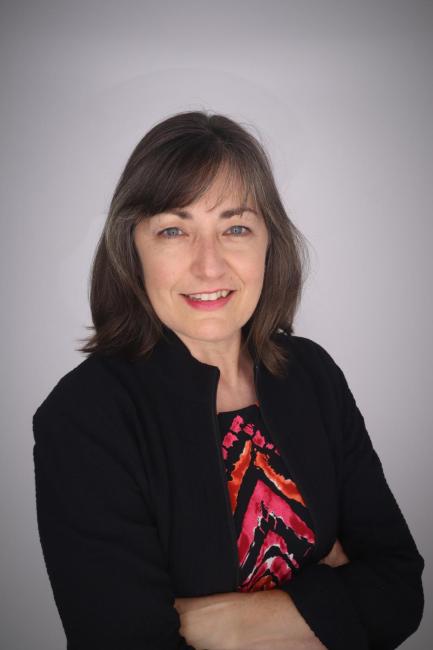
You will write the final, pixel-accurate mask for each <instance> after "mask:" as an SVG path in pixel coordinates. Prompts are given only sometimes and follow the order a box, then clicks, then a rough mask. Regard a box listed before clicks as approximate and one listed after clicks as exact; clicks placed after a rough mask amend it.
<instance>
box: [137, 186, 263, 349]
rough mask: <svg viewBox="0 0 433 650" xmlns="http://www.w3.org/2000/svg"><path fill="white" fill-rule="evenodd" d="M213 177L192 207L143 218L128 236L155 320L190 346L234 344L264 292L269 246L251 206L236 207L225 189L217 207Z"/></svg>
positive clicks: (237, 202) (258, 216)
mask: <svg viewBox="0 0 433 650" xmlns="http://www.w3.org/2000/svg"><path fill="white" fill-rule="evenodd" d="M218 178H220V177H217V178H216V179H215V181H214V183H213V184H212V186H211V187H210V188H209V189H208V191H207V192H206V193H205V194H204V195H203V196H202V197H201V198H200V199H198V200H197V201H195V202H194V203H191V204H190V205H189V206H187V207H186V208H183V209H182V210H176V211H175V212H176V213H173V212H167V213H160V214H157V215H154V216H152V217H150V218H146V219H143V220H141V221H140V223H138V224H137V226H136V227H135V231H134V242H135V246H136V249H137V252H138V255H139V257H140V260H141V264H142V267H143V277H144V284H145V287H146V291H147V294H148V297H149V300H150V302H151V303H152V306H153V308H154V310H155V312H156V314H157V315H158V317H159V318H160V320H161V321H162V322H163V323H164V324H165V325H166V326H167V327H169V328H170V329H172V330H173V331H174V332H175V333H176V334H177V335H178V336H179V337H180V338H181V339H182V340H183V341H184V342H185V343H186V344H187V345H188V343H190V345H192V346H194V345H195V346H197V344H198V342H203V343H205V342H212V343H217V342H225V343H227V342H229V341H234V340H240V339H239V336H240V329H241V327H242V326H243V325H244V324H245V323H246V322H247V321H248V319H249V318H250V316H251V315H252V314H253V312H254V309H255V307H256V305H257V302H258V300H259V297H260V293H261V290H262V286H263V279H264V271H265V257H266V250H267V245H268V232H267V228H266V225H265V222H264V220H263V217H262V215H261V214H260V213H259V212H256V211H254V208H253V204H252V203H250V202H247V203H246V204H244V205H243V206H241V205H240V202H239V199H238V198H237V194H234V193H233V192H230V191H229V192H226V194H225V196H224V198H223V200H222V201H221V202H220V204H219V205H217V206H216V205H215V204H216V202H217V200H218V197H219V192H220V189H221V186H220V183H221V180H218ZM240 207H242V208H243V210H242V211H241V210H238V208H240ZM233 212H236V213H235V214H234V213H233ZM220 292H223V295H221V293H220ZM226 292H230V293H228V295H227V296H226V295H225V294H226ZM200 294H201V295H200Z"/></svg>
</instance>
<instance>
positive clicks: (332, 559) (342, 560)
mask: <svg viewBox="0 0 433 650" xmlns="http://www.w3.org/2000/svg"><path fill="white" fill-rule="evenodd" d="M349 562H350V560H349V558H348V557H347V555H346V553H345V552H344V550H343V547H342V546H341V544H340V542H339V540H338V539H337V540H336V541H335V544H334V546H333V547H332V548H331V550H330V551H329V553H328V555H326V556H325V557H324V558H322V559H321V560H320V561H319V563H318V564H327V565H328V566H330V567H332V568H333V569H335V568H336V567H338V566H341V565H342V564H348V563H349Z"/></svg>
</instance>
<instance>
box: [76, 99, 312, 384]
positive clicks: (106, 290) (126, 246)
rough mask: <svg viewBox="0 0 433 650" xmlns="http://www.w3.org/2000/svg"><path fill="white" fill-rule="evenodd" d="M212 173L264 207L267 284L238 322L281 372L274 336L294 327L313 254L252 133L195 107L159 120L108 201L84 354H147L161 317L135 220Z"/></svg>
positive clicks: (254, 349) (165, 207)
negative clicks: (149, 286) (152, 298)
mask: <svg viewBox="0 0 433 650" xmlns="http://www.w3.org/2000/svg"><path fill="white" fill-rule="evenodd" d="M218 173H223V174H224V179H225V182H224V184H223V187H224V188H226V187H227V186H230V188H234V190H236V191H240V192H241V193H243V198H244V199H246V198H248V197H249V198H250V199H251V200H252V201H253V203H254V206H255V207H256V209H257V208H258V209H259V211H260V212H261V214H262V215H263V218H264V221H265V224H266V227H267V230H268V234H269V246H268V251H267V255H266V268H265V276H264V281H263V289H262V293H261V296H260V299H259V302H258V304H257V306H256V309H255V311H254V313H253V315H252V316H251V318H250V319H249V321H248V323H246V324H245V326H244V328H243V345H246V346H247V347H248V349H249V350H250V352H251V353H252V355H253V358H260V359H261V361H262V362H263V363H264V364H265V366H266V367H267V368H268V370H269V371H270V372H271V373H273V374H275V375H277V376H278V375H281V374H283V367H284V362H285V358H286V356H285V350H284V348H283V347H282V346H280V345H278V343H277V340H276V339H275V337H272V334H274V333H275V332H276V331H277V330H278V329H283V330H284V331H286V332H287V333H288V334H291V333H292V332H293V326H292V323H293V319H294V316H295V313H296V310H297V307H298V304H299V301H300V297H301V292H302V286H303V283H304V280H305V277H304V271H305V268H306V266H307V264H308V262H309V255H308V248H307V244H306V239H305V237H304V236H303V235H302V234H301V232H300V231H299V230H298V229H297V228H296V226H295V225H294V224H293V223H292V222H291V221H290V219H289V217H288V215H287V214H286V211H285V209H284V207H283V204H282V201H281V199H280V196H279V193H278V190H277V188H276V185H275V181H274V178H273V173H272V168H271V163H270V161H269V158H268V156H267V154H266V152H265V150H264V149H263V147H262V145H261V144H260V143H259V142H258V140H257V139H256V138H255V137H254V136H253V135H251V134H250V133H249V132H248V131H247V130H246V129H244V128H243V127H242V126H241V125H240V124H238V123H237V122H235V121H233V120H232V119H229V118H228V117H226V116H224V115H211V114H208V113H207V112H204V111H203V112H202V111H191V112H186V113H178V114H176V115H173V116H171V117H169V118H167V119H165V120H163V121H162V122H160V123H159V124H156V125H155V126H154V127H153V128H152V129H151V130H150V131H148V133H146V135H145V136H144V137H143V138H142V140H140V142H139V143H138V144H137V146H136V147H135V149H134V150H133V152H132V154H131V156H130V158H129V160H128V161H127V163H126V166H125V169H124V171H123V173H122V175H121V177H120V180H119V182H118V183H117V187H116V189H115V191H114V195H113V198H112V200H111V204H110V208H109V212H108V215H107V219H106V222H105V225H104V228H103V231H102V234H101V236H100V239H99V242H98V245H97V248H96V251H95V255H94V258H93V262H92V269H91V277H90V296H89V301H90V308H91V314H92V321H93V326H89V327H87V328H86V329H93V330H94V333H93V334H92V335H91V336H89V337H87V338H85V339H80V340H81V341H87V342H86V344H85V345H84V346H83V347H81V348H77V350H78V351H80V352H84V353H89V354H90V353H93V352H97V353H101V354H111V353H122V354H125V355H126V356H127V357H128V358H130V359H134V358H137V357H138V356H139V355H146V354H147V353H149V352H150V351H151V350H152V348H153V346H154V345H155V343H156V342H157V341H158V339H159V338H160V337H161V336H163V334H164V332H163V323H162V322H161V321H160V319H159V318H158V316H157V315H156V313H155V311H154V309H153V307H152V305H151V303H150V301H149V298H148V296H147V293H146V290H145V285H144V281H143V270H142V266H141V262H140V259H139V256H138V253H137V250H136V248H135V242H134V239H133V235H134V228H135V226H136V224H137V223H138V222H139V221H140V220H141V219H145V218H147V217H150V216H152V215H154V214H158V213H160V212H166V211H169V210H170V209H173V208H181V207H184V206H187V205H188V204H190V203H192V202H194V201H195V200H196V199H198V198H200V196H202V195H203V194H204V193H205V192H206V190H207V189H208V188H209V187H210V185H211V183H212V181H213V180H214V179H215V178H216V175H217V174H218Z"/></svg>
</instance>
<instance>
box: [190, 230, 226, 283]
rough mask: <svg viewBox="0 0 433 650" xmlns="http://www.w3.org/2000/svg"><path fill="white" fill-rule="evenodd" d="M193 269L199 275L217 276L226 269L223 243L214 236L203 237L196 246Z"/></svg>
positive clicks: (192, 263)
mask: <svg viewBox="0 0 433 650" xmlns="http://www.w3.org/2000/svg"><path fill="white" fill-rule="evenodd" d="M191 270H192V271H193V273H194V274H195V275H197V276H202V277H209V278H217V277H219V276H220V275H223V274H224V273H225V271H226V261H225V257H224V252H223V250H222V249H221V244H220V243H219V242H218V241H217V240H216V239H215V238H213V237H207V238H202V239H201V240H200V241H199V242H197V245H196V246H195V248H194V252H193V258H192V262H191Z"/></svg>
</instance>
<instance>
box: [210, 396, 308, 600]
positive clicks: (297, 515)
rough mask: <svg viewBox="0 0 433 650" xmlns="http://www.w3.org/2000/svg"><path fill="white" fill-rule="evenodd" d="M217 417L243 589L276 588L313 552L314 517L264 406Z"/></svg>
mask: <svg viewBox="0 0 433 650" xmlns="http://www.w3.org/2000/svg"><path fill="white" fill-rule="evenodd" d="M218 420H219V423H220V429H221V437H222V446H221V452H222V457H223V460H224V466H225V470H226V476H227V487H228V492H229V497H230V503H231V509H232V513H233V516H234V520H235V527H236V530H237V535H238V537H237V546H238V556H239V567H240V578H241V579H240V584H239V585H238V591H259V590H265V589H273V588H275V587H278V586H279V585H281V584H283V583H284V582H286V581H288V580H291V578H292V576H293V574H294V572H295V571H297V570H299V569H300V567H301V566H302V564H303V562H305V559H306V558H307V556H308V555H309V553H310V552H311V550H312V548H313V545H314V544H315V535H314V532H313V530H312V523H311V518H310V516H309V513H308V509H307V507H306V504H305V503H304V500H303V498H302V495H301V494H300V492H299V490H298V488H297V486H296V484H295V483H294V482H293V480H292V479H291V478H290V476H289V474H288V471H287V469H286V467H285V465H284V463H283V460H282V458H281V455H280V452H279V451H278V449H277V448H276V446H275V445H274V444H273V443H272V441H271V440H270V436H269V432H267V431H266V430H265V426H264V423H263V420H262V419H261V416H260V408H259V405H258V404H257V403H256V404H252V405H250V406H247V407H245V408H243V409H239V410H238V411H236V412H234V411H229V412H225V413H219V414H218Z"/></svg>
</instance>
